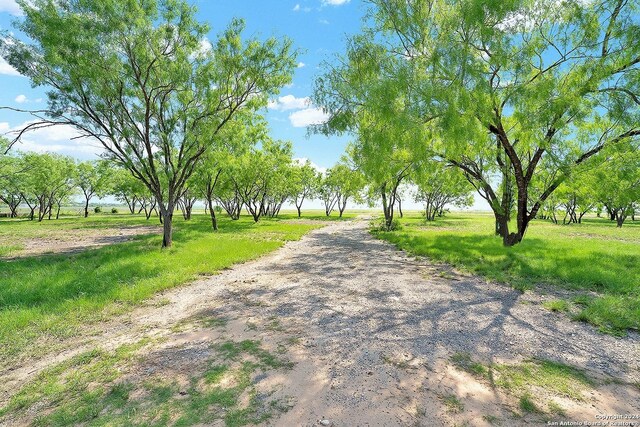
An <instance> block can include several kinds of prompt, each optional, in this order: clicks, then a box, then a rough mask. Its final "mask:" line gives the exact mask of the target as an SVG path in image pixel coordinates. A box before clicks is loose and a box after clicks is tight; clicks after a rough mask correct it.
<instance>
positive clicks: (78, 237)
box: [0, 225, 162, 260]
mask: <svg viewBox="0 0 640 427" xmlns="http://www.w3.org/2000/svg"><path fill="white" fill-rule="evenodd" d="M161 230H162V228H161V226H157V225H147V226H145V225H133V226H123V227H117V228H77V229H66V230H49V231H48V232H47V234H46V235H45V236H38V237H33V238H8V239H5V242H4V243H5V244H7V245H17V246H19V247H21V248H22V249H20V250H16V251H13V252H12V253H11V256H8V257H0V260H11V259H19V258H23V257H30V256H36V255H44V254H73V253H78V252H83V251H86V250H88V249H95V248H99V247H102V246H107V245H114V244H117V243H123V242H128V241H130V240H133V238H135V237H136V236H142V235H147V234H158V233H159V232H161Z"/></svg>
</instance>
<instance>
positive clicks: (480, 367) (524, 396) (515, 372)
mask: <svg viewBox="0 0 640 427" xmlns="http://www.w3.org/2000/svg"><path fill="white" fill-rule="evenodd" d="M450 360H451V362H452V363H453V364H454V365H455V366H456V367H457V368H459V369H461V370H463V371H466V372H469V373H470V374H472V375H474V376H475V377H477V378H479V379H481V380H483V381H486V382H488V383H489V384H490V385H491V386H492V387H499V388H501V389H502V390H504V391H505V392H507V393H508V394H510V395H512V396H515V397H516V398H517V399H518V405H519V407H520V409H521V410H522V411H523V412H525V413H526V412H543V411H542V409H541V408H542V407H544V402H541V401H540V402H538V401H536V396H539V395H540V393H539V391H540V390H544V392H545V393H547V394H551V395H554V396H561V397H567V398H570V399H573V400H575V401H583V400H584V398H585V397H584V396H585V393H587V392H588V391H590V390H592V389H593V388H594V387H595V386H596V383H595V381H593V380H592V379H591V378H589V377H588V376H587V375H586V374H585V373H584V372H583V371H582V370H580V369H577V368H574V367H572V366H569V365H565V364H562V363H559V362H554V361H551V360H542V359H530V360H525V361H524V362H521V363H492V364H487V365H485V364H482V363H479V362H476V361H474V360H473V359H472V357H471V355H469V354H468V353H456V354H454V355H452V356H451V358H450ZM546 406H547V408H548V410H549V412H550V413H552V414H556V415H562V414H563V413H564V410H563V408H561V407H560V406H559V405H558V404H557V403H556V402H554V401H549V402H547V405H546Z"/></svg>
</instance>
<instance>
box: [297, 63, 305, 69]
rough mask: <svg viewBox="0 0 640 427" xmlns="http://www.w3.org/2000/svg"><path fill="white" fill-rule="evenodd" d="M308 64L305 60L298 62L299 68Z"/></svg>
mask: <svg viewBox="0 0 640 427" xmlns="http://www.w3.org/2000/svg"><path fill="white" fill-rule="evenodd" d="M306 65H307V64H305V63H304V62H298V68H304V67H305V66H306Z"/></svg>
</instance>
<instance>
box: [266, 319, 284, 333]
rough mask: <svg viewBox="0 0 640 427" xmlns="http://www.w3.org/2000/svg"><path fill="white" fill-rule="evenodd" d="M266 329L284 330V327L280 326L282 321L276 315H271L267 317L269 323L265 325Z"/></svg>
mask: <svg viewBox="0 0 640 427" xmlns="http://www.w3.org/2000/svg"><path fill="white" fill-rule="evenodd" d="M265 328H266V329H267V330H268V331H273V332H282V331H284V327H283V326H282V322H281V321H280V319H278V318H277V317H276V316H271V317H270V318H269V323H267V325H266V326H265Z"/></svg>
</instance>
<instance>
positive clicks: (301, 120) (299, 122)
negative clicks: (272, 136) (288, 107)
mask: <svg viewBox="0 0 640 427" xmlns="http://www.w3.org/2000/svg"><path fill="white" fill-rule="evenodd" d="M328 119H329V115H328V114H327V113H325V112H324V111H322V110H321V109H320V108H315V107H310V108H306V109H304V110H300V111H296V112H294V113H291V114H289V121H290V122H291V125H292V126H293V127H296V128H304V127H307V126H311V125H320V124H322V123H325V122H326V121H327V120H328Z"/></svg>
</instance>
